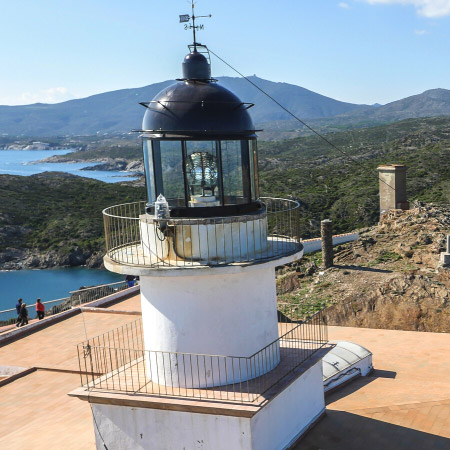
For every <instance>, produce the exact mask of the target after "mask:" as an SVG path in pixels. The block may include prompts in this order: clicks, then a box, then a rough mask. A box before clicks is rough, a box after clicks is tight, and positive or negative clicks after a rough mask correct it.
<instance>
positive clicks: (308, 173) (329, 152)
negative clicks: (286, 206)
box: [260, 117, 450, 237]
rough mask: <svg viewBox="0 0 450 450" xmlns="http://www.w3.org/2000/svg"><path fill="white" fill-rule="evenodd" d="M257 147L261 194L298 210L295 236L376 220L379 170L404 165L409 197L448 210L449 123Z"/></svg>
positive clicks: (414, 122) (425, 122) (417, 123)
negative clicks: (291, 201)
mask: <svg viewBox="0 0 450 450" xmlns="http://www.w3.org/2000/svg"><path fill="white" fill-rule="evenodd" d="M327 138H328V139H329V140H330V141H331V142H333V143H334V144H335V145H337V146H338V147H339V148H340V149H342V151H343V152H344V153H341V152H340V151H337V150H335V149H333V148H331V147H330V146H329V145H328V144H326V143H325V142H324V141H322V140H321V139H319V138H318V137H316V136H307V137H302V138H297V139H290V140H286V141H274V142H266V143H261V145H260V179H261V191H262V192H264V193H265V194H268V195H273V196H279V197H286V196H289V197H291V198H295V199H297V200H299V201H300V202H301V204H302V209H303V213H302V218H301V230H302V236H303V237H313V236H318V235H319V234H320V228H319V224H320V220H322V219H324V218H330V219H332V220H333V222H334V226H335V230H336V231H337V232H346V231H349V230H352V229H355V228H361V227H367V226H370V225H373V224H374V223H376V221H377V219H378V211H379V204H378V201H379V200H378V189H379V187H378V173H377V166H378V165H380V164H388V163H398V164H406V165H407V166H408V167H409V170H408V175H407V179H408V184H407V190H408V195H409V198H410V199H411V200H412V199H419V200H423V201H435V202H443V203H450V158H449V154H450V117H446V118H434V119H410V120H406V121H402V122H397V123H393V124H390V125H384V126H378V127H372V128H363V129H356V130H351V131H346V132H341V133H334V134H329V135H327Z"/></svg>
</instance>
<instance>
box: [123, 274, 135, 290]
mask: <svg viewBox="0 0 450 450" xmlns="http://www.w3.org/2000/svg"><path fill="white" fill-rule="evenodd" d="M134 280H135V277H134V276H133V275H127V276H126V277H125V281H126V282H127V283H128V287H133V286H134Z"/></svg>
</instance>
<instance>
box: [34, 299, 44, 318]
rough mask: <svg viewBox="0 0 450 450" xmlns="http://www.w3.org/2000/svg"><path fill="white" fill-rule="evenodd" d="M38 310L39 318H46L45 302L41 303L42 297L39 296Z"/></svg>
mask: <svg viewBox="0 0 450 450" xmlns="http://www.w3.org/2000/svg"><path fill="white" fill-rule="evenodd" d="M36 312H37V316H38V319H39V320H41V319H43V318H44V315H45V306H44V304H43V303H41V299H40V298H38V299H37V300H36Z"/></svg>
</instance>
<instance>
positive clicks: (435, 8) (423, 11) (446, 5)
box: [362, 0, 450, 18]
mask: <svg viewBox="0 0 450 450" xmlns="http://www.w3.org/2000/svg"><path fill="white" fill-rule="evenodd" d="M362 1H364V2H366V3H369V4H371V5H375V4H385V5H394V4H397V5H412V6H414V8H416V11H417V12H418V14H419V15H421V16H424V17H430V18H436V17H444V16H450V0H362Z"/></svg>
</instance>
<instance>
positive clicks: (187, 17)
mask: <svg viewBox="0 0 450 450" xmlns="http://www.w3.org/2000/svg"><path fill="white" fill-rule="evenodd" d="M191 6H192V15H189V14H182V15H180V23H184V29H185V30H192V32H193V34H194V51H197V45H201V44H200V43H198V42H197V40H196V37H195V32H196V31H197V30H204V29H205V27H204V26H203V24H201V25H195V19H198V18H200V17H211V14H209V15H208V16H196V15H195V13H194V6H195V2H194V1H193V0H192V1H191ZM191 20H192V24H191V23H189V22H190V21H191Z"/></svg>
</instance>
